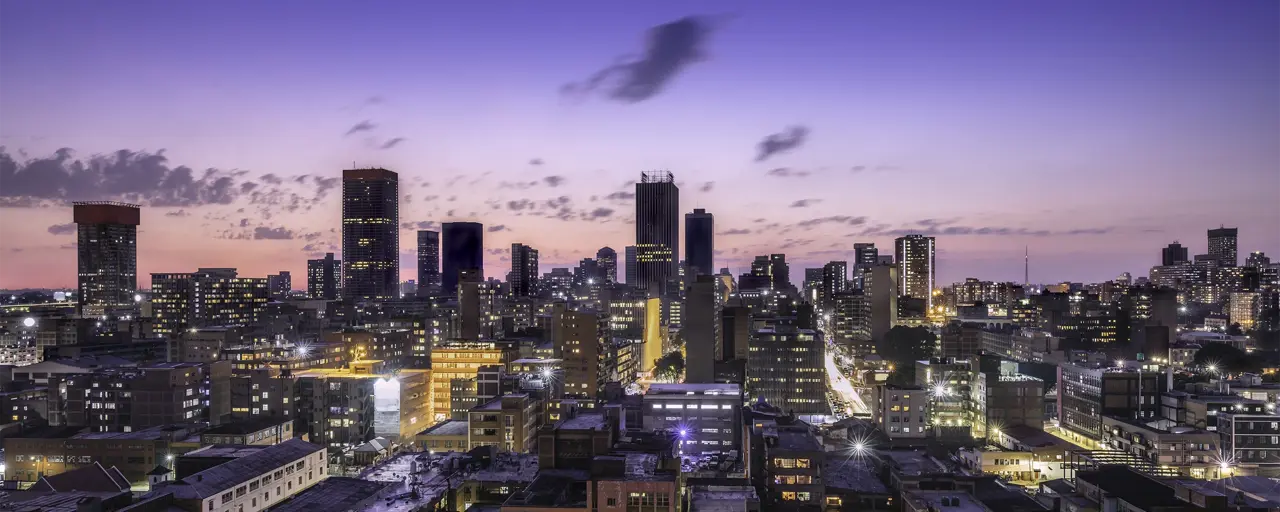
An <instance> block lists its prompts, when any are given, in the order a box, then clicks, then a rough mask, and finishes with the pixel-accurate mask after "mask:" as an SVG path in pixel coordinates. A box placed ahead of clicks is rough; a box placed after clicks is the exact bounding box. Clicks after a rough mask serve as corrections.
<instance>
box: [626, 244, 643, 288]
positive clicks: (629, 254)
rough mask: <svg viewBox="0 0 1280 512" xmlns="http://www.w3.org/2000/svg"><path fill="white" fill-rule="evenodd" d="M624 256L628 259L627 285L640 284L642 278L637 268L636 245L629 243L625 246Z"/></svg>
mask: <svg viewBox="0 0 1280 512" xmlns="http://www.w3.org/2000/svg"><path fill="white" fill-rule="evenodd" d="M623 251H624V252H625V254H624V257H625V258H626V259H627V268H626V272H627V276H626V277H627V286H640V278H639V277H638V271H639V269H638V268H636V267H637V266H638V264H637V263H636V246H634V245H628V246H626V247H625V248H623Z"/></svg>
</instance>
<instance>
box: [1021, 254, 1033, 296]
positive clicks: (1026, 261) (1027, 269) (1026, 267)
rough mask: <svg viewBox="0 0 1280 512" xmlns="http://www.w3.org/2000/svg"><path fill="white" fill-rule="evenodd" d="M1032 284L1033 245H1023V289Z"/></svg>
mask: <svg viewBox="0 0 1280 512" xmlns="http://www.w3.org/2000/svg"><path fill="white" fill-rule="evenodd" d="M1030 286H1031V247H1030V246H1026V245H1024V246H1022V289H1024V290H1025V289H1027V288H1029V287H1030Z"/></svg>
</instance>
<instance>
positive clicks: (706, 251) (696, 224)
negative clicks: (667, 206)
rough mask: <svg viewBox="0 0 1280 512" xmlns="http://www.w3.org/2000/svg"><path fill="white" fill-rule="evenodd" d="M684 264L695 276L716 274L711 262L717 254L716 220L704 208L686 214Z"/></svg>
mask: <svg viewBox="0 0 1280 512" xmlns="http://www.w3.org/2000/svg"><path fill="white" fill-rule="evenodd" d="M684 251H685V252H684V262H685V264H686V265H689V268H691V269H693V275H694V276H709V275H711V274H713V273H714V272H715V268H714V267H712V263H711V260H712V258H713V255H714V254H715V218H714V217H713V216H712V215H711V214H710V213H707V211H706V210H703V209H702V208H696V209H694V210H693V213H686V214H684Z"/></svg>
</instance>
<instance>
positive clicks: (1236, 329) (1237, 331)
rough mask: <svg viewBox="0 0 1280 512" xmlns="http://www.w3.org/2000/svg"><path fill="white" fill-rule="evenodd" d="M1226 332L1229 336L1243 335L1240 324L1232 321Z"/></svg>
mask: <svg viewBox="0 0 1280 512" xmlns="http://www.w3.org/2000/svg"><path fill="white" fill-rule="evenodd" d="M1227 334H1229V335H1231V336H1244V330H1243V329H1241V328H1240V324H1238V323H1234V324H1231V325H1229V326H1227Z"/></svg>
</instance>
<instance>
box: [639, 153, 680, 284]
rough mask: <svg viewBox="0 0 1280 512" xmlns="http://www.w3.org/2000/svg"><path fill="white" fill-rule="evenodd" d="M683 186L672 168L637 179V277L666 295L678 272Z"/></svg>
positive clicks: (645, 174)
mask: <svg viewBox="0 0 1280 512" xmlns="http://www.w3.org/2000/svg"><path fill="white" fill-rule="evenodd" d="M679 254H680V188H679V187H676V182H675V177H674V176H672V174H671V173H670V172H665V171H663V172H646V173H643V174H641V176H640V182H639V183H636V266H637V269H636V279H637V280H638V283H637V286H639V287H641V288H643V289H645V290H647V291H648V292H649V293H650V294H658V295H663V294H665V292H666V289H667V283H668V281H670V280H671V279H673V278H675V277H676V275H677V272H678V269H677V267H678V265H679V264H680V262H679Z"/></svg>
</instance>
